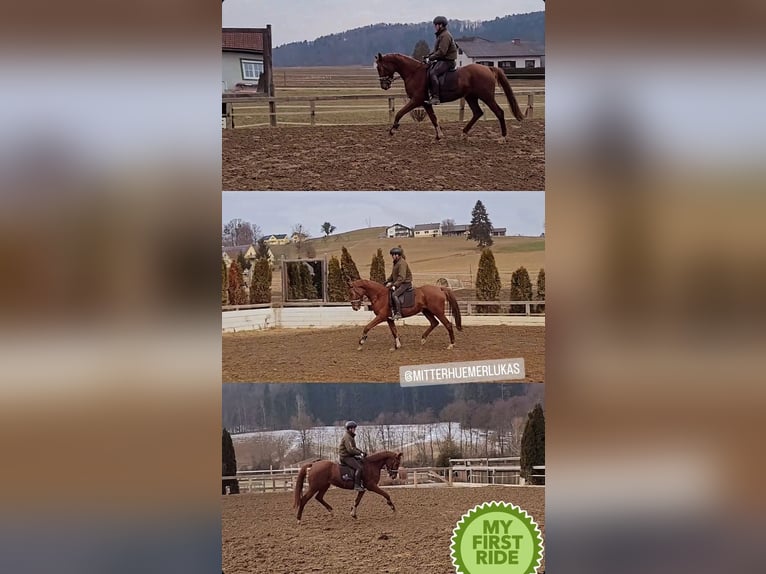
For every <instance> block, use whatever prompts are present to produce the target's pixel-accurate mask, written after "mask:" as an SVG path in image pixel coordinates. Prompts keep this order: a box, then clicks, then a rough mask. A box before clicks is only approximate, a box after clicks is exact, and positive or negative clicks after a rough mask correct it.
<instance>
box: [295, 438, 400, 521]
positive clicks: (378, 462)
mask: <svg viewBox="0 0 766 574" xmlns="http://www.w3.org/2000/svg"><path fill="white" fill-rule="evenodd" d="M401 462H402V453H401V452H400V453H395V452H391V451H389V450H384V451H381V452H376V453H373V454H371V455H370V456H367V457H365V458H364V459H363V460H362V484H364V487H365V488H366V489H367V490H370V491H372V492H374V493H376V494H379V495H381V496H382V497H383V498H385V499H386V502H387V503H388V505H389V506H390V507H391V510H392V511H394V512H396V507H395V506H394V503H393V502H392V501H391V497H390V496H389V495H388V493H387V492H386V491H384V490H381V488H380V487H379V486H378V481H379V480H380V471H381V469H382V468H383V467H386V470H387V471H388V476H390V477H391V479H392V480H393V479H395V478H396V476H397V474H398V472H399V465H400V464H401ZM306 475H308V477H309V487H308V490H307V492H306V494H304V495H303V496H301V493H302V492H303V482H304V480H305V479H306ZM330 486H337V487H338V488H345V489H346V490H351V489H353V488H354V481H353V480H350V481H349V480H346V481H344V480H343V479H342V478H341V476H340V465H339V464H338V463H337V462H333V461H331V460H320V461H316V462H310V463H308V464H304V465H303V466H302V467H301V470H300V472H299V473H298V480H297V481H296V482H295V500H294V502H293V508H297V509H298V523H300V521H301V516H302V515H303V507H304V506H306V503H307V502H308V501H309V500H311V497H312V496H314V495H315V494H316V497H317V501H318V502H319V503H320V504H321V505H322V506H324V507H325V508H326V509H327V511H328V512H329V513H330V514H332V506H330V505H329V504H327V501H325V499H324V495H325V493H326V492H327V490H328V489H329V488H330ZM364 493H365V491H364V490H362V491H360V492H358V493H357V494H356V500H355V501H354V507H353V508H352V509H351V516H352V517H353V518H356V508H357V507H358V506H359V502H360V501H361V500H362V497H363V496H364Z"/></svg>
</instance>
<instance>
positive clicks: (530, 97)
mask: <svg viewBox="0 0 766 574" xmlns="http://www.w3.org/2000/svg"><path fill="white" fill-rule="evenodd" d="M534 115H535V95H534V94H527V110H526V111H525V112H524V117H525V118H532V117H534Z"/></svg>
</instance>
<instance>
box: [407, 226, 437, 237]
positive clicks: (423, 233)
mask: <svg viewBox="0 0 766 574" xmlns="http://www.w3.org/2000/svg"><path fill="white" fill-rule="evenodd" d="M413 231H414V232H415V237H438V236H440V235H441V234H442V224H441V223H420V224H418V225H416V226H415V227H414V228H413Z"/></svg>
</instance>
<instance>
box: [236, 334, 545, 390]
mask: <svg viewBox="0 0 766 574" xmlns="http://www.w3.org/2000/svg"><path fill="white" fill-rule="evenodd" d="M398 330H399V337H400V340H401V342H402V347H401V348H400V349H399V350H398V351H390V349H391V347H392V346H393V339H392V337H391V332H390V331H389V329H388V326H387V325H385V324H383V325H378V326H377V327H375V328H374V329H373V330H372V331H370V334H369V337H368V339H367V343H366V344H365V345H364V348H363V349H362V350H361V351H357V350H356V349H357V346H358V341H359V337H360V336H361V334H362V327H343V328H338V329H272V330H268V331H249V332H243V333H224V334H223V381H224V382H247V383H250V382H261V383H275V382H292V383H296V382H300V383H302V382H333V383H345V382H352V383H364V382H399V367H400V366H404V365H418V364H433V363H447V362H452V361H478V360H482V359H513V358H523V359H524V361H525V369H526V378H525V379H524V380H525V381H527V382H544V381H545V328H544V327H512V326H484V327H468V326H466V327H464V328H463V331H457V330H455V348H454V349H452V350H447V344H448V343H449V338H448V335H447V331H446V329H444V327H443V326H440V327H438V328H437V329H435V330H434V331H433V332H432V333H431V335H429V337H428V340H427V341H426V344H425V345H422V346H421V344H420V336H421V334H422V333H423V331H424V330H425V327H420V326H402V327H399V328H398Z"/></svg>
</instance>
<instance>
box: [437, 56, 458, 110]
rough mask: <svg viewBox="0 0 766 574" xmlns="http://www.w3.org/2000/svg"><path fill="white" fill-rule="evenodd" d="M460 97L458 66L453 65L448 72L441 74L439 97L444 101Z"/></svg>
mask: <svg viewBox="0 0 766 574" xmlns="http://www.w3.org/2000/svg"><path fill="white" fill-rule="evenodd" d="M459 97H460V94H458V87H457V66H456V65H455V64H453V65H452V68H450V70H449V71H448V72H447V73H446V74H442V75H441V76H439V99H440V100H441V101H443V102H447V101H450V100H456V99H458V98H459Z"/></svg>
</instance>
